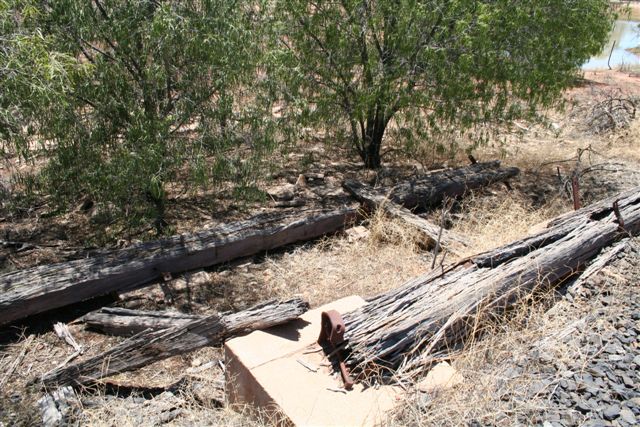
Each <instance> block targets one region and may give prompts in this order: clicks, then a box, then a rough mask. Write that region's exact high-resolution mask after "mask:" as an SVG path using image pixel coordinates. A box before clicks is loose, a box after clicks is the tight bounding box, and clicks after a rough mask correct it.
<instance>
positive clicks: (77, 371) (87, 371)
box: [32, 298, 309, 387]
mask: <svg viewBox="0 0 640 427" xmlns="http://www.w3.org/2000/svg"><path fill="white" fill-rule="evenodd" d="M308 309H309V304H308V303H307V302H305V301H303V300H302V299H300V298H294V299H291V300H288V301H282V302H278V301H269V302H265V303H262V304H259V305H257V306H255V307H252V308H250V309H248V310H244V311H240V312H238V313H233V314H229V315H226V316H222V317H221V316H218V315H212V316H207V317H204V318H202V319H197V320H192V321H190V322H187V323H185V324H182V325H177V326H174V327H171V328H169V329H164V330H159V331H152V330H147V331H144V332H141V333H139V334H137V335H134V336H133V337H131V338H128V339H127V340H125V341H124V342H122V343H121V344H119V345H117V346H115V347H113V348H111V349H110V350H109V351H107V352H105V353H102V354H99V355H97V356H95V357H92V358H91V359H87V360H84V361H82V362H78V363H75V364H73V365H69V366H65V367H62V368H58V369H55V370H53V371H52V372H49V373H47V374H45V375H44V376H43V377H42V378H41V381H42V383H43V385H44V386H47V387H52V386H56V385H59V386H63V385H82V384H88V383H91V382H94V381H96V380H99V379H100V378H103V377H107V376H110V375H114V374H118V373H120V372H126V371H131V370H134V369H138V368H141V367H143V366H145V365H148V364H150V363H153V362H157V361H158V360H163V359H166V358H168V357H171V356H175V355H178V354H185V353H188V352H190V351H194V350H197V349H199V348H202V347H205V346H218V345H221V344H222V342H223V341H224V340H225V339H227V338H230V337H233V336H236V335H239V334H243V333H246V332H249V331H254V330H257V329H266V328H269V327H271V326H275V325H279V324H282V323H285V322H288V321H290V320H293V319H296V318H298V317H299V316H300V315H302V314H303V313H305V312H306V311H307V310H308ZM38 380H39V378H36V379H34V380H32V382H37V381H38Z"/></svg>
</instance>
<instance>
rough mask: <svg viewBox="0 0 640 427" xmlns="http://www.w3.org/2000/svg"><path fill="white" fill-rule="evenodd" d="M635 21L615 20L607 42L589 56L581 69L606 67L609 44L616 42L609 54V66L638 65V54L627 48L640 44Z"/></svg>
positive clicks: (639, 35) (639, 62) (639, 55)
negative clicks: (593, 54)
mask: <svg viewBox="0 0 640 427" xmlns="http://www.w3.org/2000/svg"><path fill="white" fill-rule="evenodd" d="M638 24H640V22H637V21H616V24H615V27H614V28H613V31H612V32H611V35H610V36H609V42H608V43H607V45H606V46H605V47H604V49H603V51H602V52H601V53H600V54H599V55H598V56H594V57H593V58H591V59H590V60H589V61H588V62H587V63H586V64H584V65H583V66H582V69H583V70H602V69H605V70H606V69H608V68H609V67H608V66H607V61H608V59H609V54H610V53H611V46H612V45H613V42H614V41H615V42H616V46H615V49H614V50H613V54H612V55H611V68H614V69H616V68H619V67H621V66H624V65H640V54H634V53H631V52H629V50H628V49H632V48H634V47H638V46H640V30H639V29H638Z"/></svg>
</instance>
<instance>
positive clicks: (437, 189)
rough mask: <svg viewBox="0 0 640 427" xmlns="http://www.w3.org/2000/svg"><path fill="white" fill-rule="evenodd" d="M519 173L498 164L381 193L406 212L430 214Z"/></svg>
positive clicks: (438, 174) (440, 175)
mask: <svg viewBox="0 0 640 427" xmlns="http://www.w3.org/2000/svg"><path fill="white" fill-rule="evenodd" d="M519 173H520V170H519V169H518V168H515V167H508V168H503V167H500V162H499V161H497V160H496V161H492V162H484V163H475V164H473V165H470V166H466V167H463V168H456V169H446V170H442V171H436V172H433V173H431V174H428V175H423V176H419V177H417V178H414V179H411V180H409V181H407V182H403V183H401V184H398V185H396V186H395V187H392V188H382V189H381V191H382V194H389V197H390V199H391V200H392V201H394V202H395V203H398V204H399V205H402V206H404V207H405V208H408V209H412V210H413V209H416V208H417V209H420V210H428V209H432V208H435V207H437V206H439V205H440V204H441V203H442V201H443V200H444V199H445V198H456V197H461V196H463V195H464V194H465V193H467V192H468V191H469V190H473V189H476V188H481V187H486V186H488V185H490V184H493V183H496V182H502V181H507V180H509V179H510V178H513V177H515V176H517V175H518V174H519Z"/></svg>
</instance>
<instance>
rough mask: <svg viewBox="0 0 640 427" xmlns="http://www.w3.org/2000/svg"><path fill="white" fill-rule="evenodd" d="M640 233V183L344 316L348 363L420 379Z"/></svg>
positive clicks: (416, 280)
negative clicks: (526, 301)
mask: <svg viewBox="0 0 640 427" xmlns="http://www.w3.org/2000/svg"><path fill="white" fill-rule="evenodd" d="M614 203H615V204H616V205H617V209H616V208H614ZM619 218H622V219H623V222H624V229H622V227H621V225H620V221H619ZM639 231H640V187H638V188H635V189H632V190H629V191H627V192H624V193H622V194H620V195H618V196H616V197H612V198H608V199H606V200H603V201H600V202H598V203H596V204H594V205H592V206H589V207H586V208H583V209H580V210H578V211H575V212H571V213H569V214H566V215H563V216H561V217H559V218H557V219H555V220H553V221H551V222H550V223H549V225H548V229H546V230H543V231H541V232H540V233H538V234H535V235H533V236H530V237H527V238H525V239H523V240H519V241H517V242H514V243H511V244H508V245H505V246H502V247H499V248H497V249H494V250H491V251H488V252H485V253H482V254H479V255H476V256H472V257H470V258H467V259H465V260H462V261H460V262H459V263H456V264H454V265H452V266H449V267H446V268H444V269H443V270H440V269H436V270H435V271H432V272H430V273H428V274H425V275H423V276H421V277H418V278H415V279H413V280H411V281H409V282H408V283H406V284H405V285H403V286H401V287H400V288H398V289H394V290H392V291H389V292H387V293H384V294H381V295H379V296H377V297H375V298H373V299H371V300H370V301H369V302H368V303H367V304H366V305H364V306H363V307H361V308H360V309H358V310H355V311H353V312H350V313H346V314H345V315H344V317H343V318H344V321H345V325H346V335H345V337H346V338H347V340H348V346H349V349H350V356H349V359H348V363H349V364H350V365H351V366H352V367H354V369H355V370H356V371H357V372H360V373H361V375H362V376H363V377H366V375H365V373H366V372H374V371H376V370H375V369H366V368H368V367H371V365H378V367H386V368H388V369H389V370H392V371H394V372H395V373H396V375H399V376H401V377H402V376H406V377H408V378H415V377H417V376H419V375H420V372H421V371H422V370H423V368H424V367H425V366H429V365H430V364H432V363H434V362H436V361H439V360H441V359H443V358H449V357H451V355H452V354H455V352H456V351H457V350H459V349H461V348H462V347H463V346H464V343H465V341H466V339H468V338H469V337H470V336H474V335H476V334H477V333H479V332H480V331H482V327H483V325H486V324H487V323H489V322H490V321H492V320H494V321H495V320H496V319H500V316H501V315H503V314H504V313H505V311H506V310H509V309H510V308H512V307H513V306H514V305H515V304H517V303H518V302H519V301H522V298H524V297H527V296H530V295H531V294H532V293H533V292H535V291H536V290H537V289H539V288H549V287H552V286H557V285H558V284H560V283H562V282H564V281H565V280H567V279H569V278H571V277H573V276H575V275H577V274H579V273H581V272H582V271H583V269H584V268H585V266H587V265H589V263H590V262H591V263H593V264H596V265H598V264H602V263H599V261H598V257H599V254H600V253H601V251H602V250H603V249H604V248H606V247H609V246H610V245H612V244H613V243H614V242H616V241H618V240H620V239H621V238H622V237H626V236H628V235H630V234H637V233H638V232H639ZM607 254H608V252H607V251H604V252H603V256H605V257H607V256H608V255H607ZM594 260H595V261H594ZM590 270H591V269H590ZM590 270H588V271H589V274H592V273H593V272H592V271H590ZM383 370H384V369H383Z"/></svg>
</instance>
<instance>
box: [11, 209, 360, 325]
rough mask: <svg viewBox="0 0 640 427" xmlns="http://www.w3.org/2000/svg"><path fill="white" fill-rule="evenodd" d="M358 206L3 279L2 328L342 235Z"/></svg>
mask: <svg viewBox="0 0 640 427" xmlns="http://www.w3.org/2000/svg"><path fill="white" fill-rule="evenodd" d="M356 215H357V208H356V206H345V207H342V208H338V209H322V210H297V211H295V212H284V213H283V212H278V213H276V214H261V215H257V216H254V217H252V218H249V219H247V220H244V221H237V222H233V223H230V224H225V225H222V226H219V227H216V228H211V229H206V230H203V231H200V232H197V233H190V234H182V235H178V236H174V237H171V238H168V239H164V240H157V241H153V242H146V243H141V244H138V245H134V246H132V247H129V248H126V249H121V250H117V251H113V252H109V253H106V254H101V255H99V256H95V257H91V258H85V259H79V260H74V261H69V262H64V263H59V264H51V265H42V266H39V267H34V268H29V269H25V270H19V271H15V272H11V273H5V274H2V275H0V289H1V290H2V292H1V293H0V326H2V325H6V324H8V323H11V322H13V321H15V320H19V319H22V318H25V317H28V316H31V315H33V314H37V313H41V312H43V311H46V310H51V309H55V308H60V307H64V306H66V305H69V304H73V303H77V302H80V301H84V300H87V299H90V298H94V297H98V296H101V295H107V294H109V293H111V292H115V291H122V290H130V289H134V288H136V287H140V286H143V285H145V284H147V283H150V282H152V281H154V280H157V279H161V278H163V277H164V276H166V275H167V274H174V273H181V272H185V271H189V270H194V269H197V268H202V267H208V266H212V265H216V264H221V263H224V262H227V261H231V260H234V259H236V258H240V257H245V256H249V255H254V254H257V253H260V252H264V251H267V250H271V249H275V248H278V247H281V246H284V245H288V244H291V243H295V242H299V241H304V240H310V239H313V238H316V237H320V236H322V235H325V234H329V233H334V232H337V231H339V230H342V229H343V228H344V227H345V225H346V224H348V223H350V222H351V221H353V220H354V219H355V217H356Z"/></svg>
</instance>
